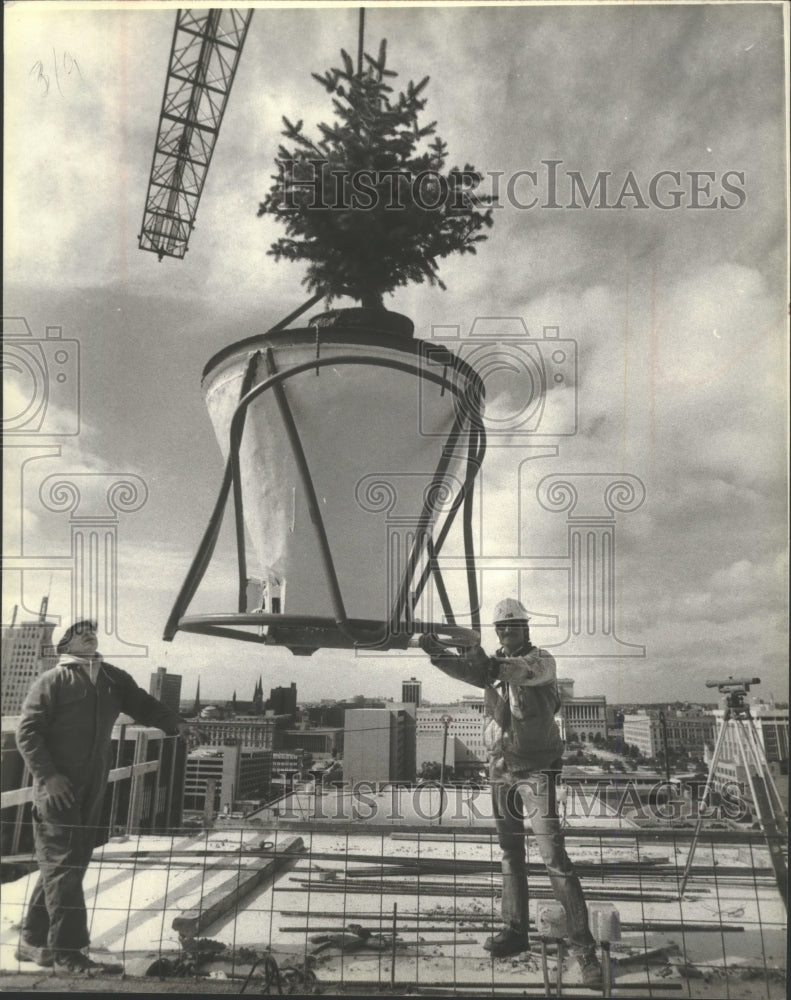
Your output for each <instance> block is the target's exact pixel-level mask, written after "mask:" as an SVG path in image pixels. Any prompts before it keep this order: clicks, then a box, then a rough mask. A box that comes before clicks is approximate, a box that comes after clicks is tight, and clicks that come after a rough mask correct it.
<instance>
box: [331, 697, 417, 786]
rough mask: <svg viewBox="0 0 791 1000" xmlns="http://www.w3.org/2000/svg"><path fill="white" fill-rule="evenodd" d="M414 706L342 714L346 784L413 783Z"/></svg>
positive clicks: (358, 709)
mask: <svg viewBox="0 0 791 1000" xmlns="http://www.w3.org/2000/svg"><path fill="white" fill-rule="evenodd" d="M414 713H415V706H414V705H411V704H410V705H404V704H398V703H393V704H391V705H390V706H388V707H387V708H352V709H347V710H346V712H345V714H344V751H343V774H344V780H345V781H346V782H351V783H352V784H355V783H357V782H360V781H371V782H374V783H383V782H388V781H414V780H415V714H414Z"/></svg>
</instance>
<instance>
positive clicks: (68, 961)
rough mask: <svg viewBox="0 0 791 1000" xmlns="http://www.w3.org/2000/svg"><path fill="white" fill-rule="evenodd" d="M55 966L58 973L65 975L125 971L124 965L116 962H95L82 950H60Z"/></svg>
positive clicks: (107, 973) (90, 974) (108, 973)
mask: <svg viewBox="0 0 791 1000" xmlns="http://www.w3.org/2000/svg"><path fill="white" fill-rule="evenodd" d="M53 968H54V971H55V973H56V974H58V973H59V974H60V975H63V976H95V975H100V976H101V975H115V974H116V973H119V972H123V971H124V967H123V965H119V964H118V963H116V962H94V960H93V959H92V958H88V956H87V955H83V953H82V952H81V951H61V952H58V953H57V954H56V955H55V962H54V965H53Z"/></svg>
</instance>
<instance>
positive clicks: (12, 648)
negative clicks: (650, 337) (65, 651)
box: [0, 597, 58, 715]
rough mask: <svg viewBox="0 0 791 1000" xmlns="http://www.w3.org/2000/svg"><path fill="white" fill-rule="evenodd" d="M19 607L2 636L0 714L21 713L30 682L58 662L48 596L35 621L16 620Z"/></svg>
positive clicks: (43, 601)
mask: <svg viewBox="0 0 791 1000" xmlns="http://www.w3.org/2000/svg"><path fill="white" fill-rule="evenodd" d="M16 616H17V609H16V608H14V615H13V618H12V620H11V624H10V625H9V626H8V628H5V629H3V638H2V654H0V656H1V659H2V682H1V683H2V686H1V687H0V714H2V715H18V714H19V712H20V711H21V709H22V702H23V701H24V700H25V695H26V694H27V693H28V690H29V688H30V685H31V684H32V683H33V681H34V680H35V679H36V678H37V677H38V676H39V675H40V674H43V673H44V671H45V670H49V669H50V667H54V666H55V664H56V663H57V662H58V657H57V654H56V652H55V650H54V648H53V646H52V632H53V630H54V629H55V626H56V623H55V622H51V621H48V620H47V598H46V597H44V598H43V599H42V601H41V609H40V610H39V614H38V618H37V619H36V621H33V622H21V623H20V624H17V622H16Z"/></svg>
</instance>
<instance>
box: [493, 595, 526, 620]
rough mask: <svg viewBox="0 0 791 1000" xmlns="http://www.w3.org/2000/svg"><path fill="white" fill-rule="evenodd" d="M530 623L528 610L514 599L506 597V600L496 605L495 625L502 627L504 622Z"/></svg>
mask: <svg viewBox="0 0 791 1000" xmlns="http://www.w3.org/2000/svg"><path fill="white" fill-rule="evenodd" d="M529 621H530V619H529V618H528V617H527V608H526V607H525V606H524V605H523V604H522V603H521V602H520V601H517V600H516V598H514V597H506V598H505V599H504V600H502V601H500V602H499V603H498V604H497V605H495V609H494V622H493V624H494V625H500V624H502V623H503V622H529Z"/></svg>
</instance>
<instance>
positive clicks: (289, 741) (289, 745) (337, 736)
mask: <svg viewBox="0 0 791 1000" xmlns="http://www.w3.org/2000/svg"><path fill="white" fill-rule="evenodd" d="M280 737H281V739H280V746H281V747H282V748H283V750H297V749H302V750H305V751H306V752H307V753H311V754H313V755H314V756H315V757H341V756H343V729H338V728H337V727H335V726H310V727H307V728H305V729H284V730H283V731H282V733H281V734H280Z"/></svg>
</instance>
